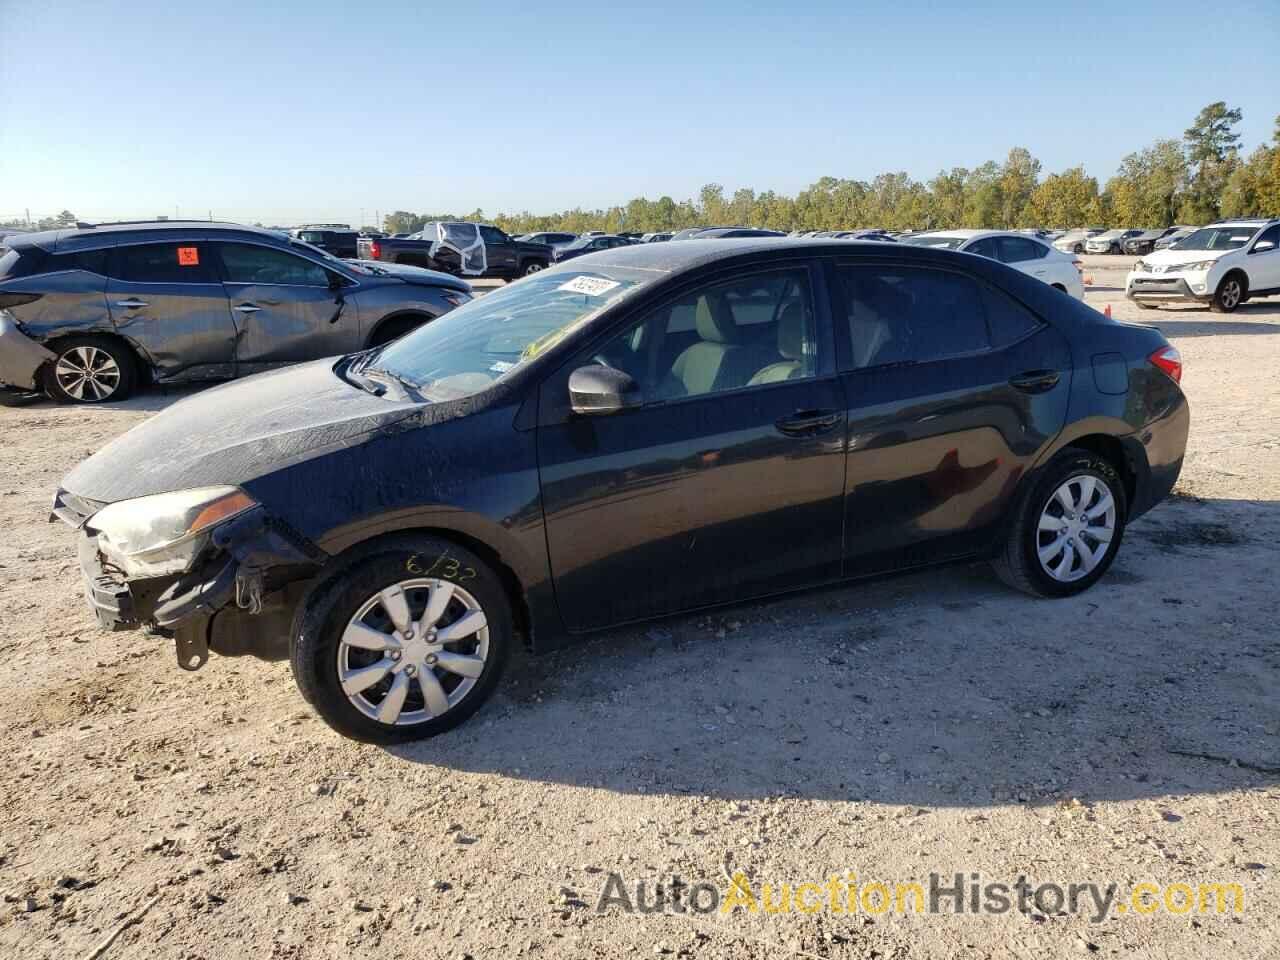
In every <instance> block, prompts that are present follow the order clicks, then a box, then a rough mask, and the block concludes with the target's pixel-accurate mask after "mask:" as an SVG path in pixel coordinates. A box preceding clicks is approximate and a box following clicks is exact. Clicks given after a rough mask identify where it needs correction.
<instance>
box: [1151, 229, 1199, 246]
mask: <svg viewBox="0 0 1280 960" xmlns="http://www.w3.org/2000/svg"><path fill="white" fill-rule="evenodd" d="M1199 229H1200V228H1199V227H1175V228H1174V229H1173V231H1172V232H1171V233H1168V234H1165V235H1164V236H1163V237H1161V238H1160V239H1159V240H1157V241H1156V242H1155V245H1154V248H1153V249H1155V250H1167V249H1168V248H1169V247H1171V246H1173V245H1174V244H1175V243H1177V242H1178V241H1179V240H1185V239H1186V238H1187V237H1189V236H1191V235H1192V234H1193V233H1195V232H1196V231H1197V230H1199Z"/></svg>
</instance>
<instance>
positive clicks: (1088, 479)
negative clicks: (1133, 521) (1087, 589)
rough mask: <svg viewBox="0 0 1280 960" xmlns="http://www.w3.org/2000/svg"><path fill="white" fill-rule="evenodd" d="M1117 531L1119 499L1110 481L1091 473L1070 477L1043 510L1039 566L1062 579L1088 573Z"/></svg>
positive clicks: (1105, 552)
mask: <svg viewBox="0 0 1280 960" xmlns="http://www.w3.org/2000/svg"><path fill="white" fill-rule="evenodd" d="M1115 532H1116V500H1115V497H1114V496H1113V495H1112V492H1111V488H1110V487H1109V486H1108V485H1107V482H1106V481H1105V480H1103V479H1101V478H1100V477H1095V476H1093V475H1092V474H1088V473H1083V474H1080V475H1079V476H1075V477H1071V478H1070V479H1068V480H1066V481H1064V482H1063V483H1062V485H1061V486H1059V487H1058V489H1057V490H1055V491H1054V492H1053V496H1051V497H1050V498H1049V500H1048V502H1046V503H1045V505H1044V507H1043V508H1042V509H1041V511H1040V523H1039V526H1038V530H1037V533H1036V553H1037V554H1038V555H1039V557H1040V566H1041V568H1043V570H1044V572H1045V573H1047V574H1049V576H1051V577H1053V579H1055V580H1057V581H1059V582H1061V583H1071V582H1073V581H1075V580H1079V579H1081V578H1082V577H1087V576H1088V575H1089V574H1090V573H1092V572H1093V570H1094V568H1095V567H1097V565H1098V564H1099V563H1101V562H1102V558H1103V557H1105V556H1106V555H1107V550H1108V549H1109V548H1110V546H1111V539H1112V537H1114V536H1115Z"/></svg>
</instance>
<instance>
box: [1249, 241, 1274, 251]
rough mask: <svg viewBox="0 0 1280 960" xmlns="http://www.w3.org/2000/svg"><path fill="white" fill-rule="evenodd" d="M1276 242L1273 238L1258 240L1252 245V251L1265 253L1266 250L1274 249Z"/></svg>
mask: <svg viewBox="0 0 1280 960" xmlns="http://www.w3.org/2000/svg"><path fill="white" fill-rule="evenodd" d="M1275 248H1276V242H1275V241H1274V240H1259V241H1258V242H1257V243H1255V244H1254V245H1253V250H1252V251H1251V252H1252V253H1266V252H1267V251H1268V250H1274V249H1275Z"/></svg>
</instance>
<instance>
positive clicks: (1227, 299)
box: [1218, 278, 1244, 310]
mask: <svg viewBox="0 0 1280 960" xmlns="http://www.w3.org/2000/svg"><path fill="white" fill-rule="evenodd" d="M1243 292H1244V291H1242V290H1241V289H1240V281H1239V280H1236V279H1235V278H1228V279H1227V280H1224V281H1223V282H1222V293H1221V294H1220V295H1219V297H1218V299H1219V301H1220V302H1221V303H1222V308H1223V309H1224V310H1231V309H1233V308H1234V307H1235V306H1236V305H1237V304H1238V303H1239V302H1240V295H1241V294H1242V293H1243Z"/></svg>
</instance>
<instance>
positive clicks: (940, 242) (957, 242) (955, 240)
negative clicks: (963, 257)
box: [902, 234, 968, 250]
mask: <svg viewBox="0 0 1280 960" xmlns="http://www.w3.org/2000/svg"><path fill="white" fill-rule="evenodd" d="M966 239H968V238H967V237H944V236H938V235H937V234H934V235H933V236H930V235H929V234H924V235H923V236H919V237H903V238H902V242H903V243H910V244H914V245H915V246H917V247H940V248H942V249H943V250H958V249H959V248H960V247H962V246H963V245H964V242H965V240H966Z"/></svg>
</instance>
